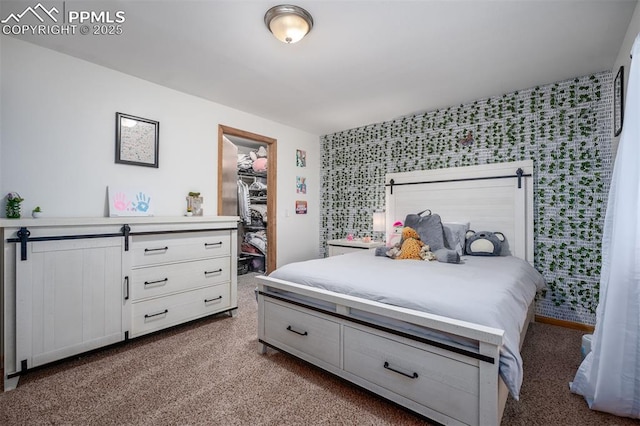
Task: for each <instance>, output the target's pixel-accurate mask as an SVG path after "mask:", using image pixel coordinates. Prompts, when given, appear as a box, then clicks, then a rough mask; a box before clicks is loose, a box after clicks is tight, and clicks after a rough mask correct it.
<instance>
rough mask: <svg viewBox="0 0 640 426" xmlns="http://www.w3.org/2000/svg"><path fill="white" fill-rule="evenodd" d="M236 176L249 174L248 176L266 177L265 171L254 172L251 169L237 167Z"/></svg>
mask: <svg viewBox="0 0 640 426" xmlns="http://www.w3.org/2000/svg"><path fill="white" fill-rule="evenodd" d="M238 176H240V177H242V176H249V177H263V178H266V177H267V172H254V171H253V170H242V169H238Z"/></svg>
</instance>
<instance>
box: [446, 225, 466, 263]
mask: <svg viewBox="0 0 640 426" xmlns="http://www.w3.org/2000/svg"><path fill="white" fill-rule="evenodd" d="M442 229H443V230H444V245H445V247H447V248H449V249H451V250H455V251H456V252H457V253H458V256H462V255H463V254H464V246H465V244H466V242H467V238H466V236H465V234H466V233H467V231H468V230H469V223H468V222H467V223H455V222H445V223H443V224H442Z"/></svg>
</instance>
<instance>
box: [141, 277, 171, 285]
mask: <svg viewBox="0 0 640 426" xmlns="http://www.w3.org/2000/svg"><path fill="white" fill-rule="evenodd" d="M167 281H169V278H165V279H163V280H156V281H145V282H144V285H151V284H159V283H166V282H167Z"/></svg>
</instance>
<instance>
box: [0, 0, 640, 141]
mask: <svg viewBox="0 0 640 426" xmlns="http://www.w3.org/2000/svg"><path fill="white" fill-rule="evenodd" d="M291 1H293V0H291ZM32 3H34V2H32ZM66 3H67V4H66V7H67V8H70V7H73V4H74V3H79V2H72V1H67V2H66ZM636 3H637V0H553V1H552V0H501V1H500V0H494V1H461V0H447V1H442V0H441V1H435V0H434V1H400V0H387V1H355V0H352V1H317V0H316V1H310V0H304V1H303V0H301V1H296V2H295V3H294V4H297V5H299V6H301V7H304V8H305V9H306V10H308V11H309V12H310V13H311V15H312V16H313V19H314V21H315V25H314V28H313V30H312V31H311V32H310V33H309V35H308V36H307V37H306V38H305V39H303V40H302V41H301V42H299V43H297V44H294V45H286V44H284V43H281V42H279V41H278V40H276V39H275V38H274V37H273V36H272V35H271V34H270V33H269V31H268V30H267V28H266V27H265V25H264V22H263V18H264V14H265V12H266V11H267V9H269V7H271V6H274V5H276V4H279V3H278V2H277V1H274V0H272V1H264V0H262V1H245V0H233V1H229V0H228V1H184V0H182V1H178V0H174V1H166V0H165V1H125V0H120V1H109V2H91V3H90V2H82V3H81V4H83V5H84V6H85V9H86V8H87V4H90V5H91V10H99V9H105V10H112V11H113V10H123V11H125V14H126V15H125V16H126V21H125V22H124V23H123V24H122V28H123V34H122V35H120V36H89V35H88V36H73V37H63V36H59V37H38V38H33V37H32V38H25V39H28V40H29V41H31V42H34V43H37V44H39V45H42V46H45V47H49V48H52V49H55V50H58V51H61V52H64V53H67V54H70V55H73V56H76V57H79V58H82V59H85V60H88V61H91V62H95V63H97V64H100V65H103V66H106V67H109V68H112V69H115V70H119V71H122V72H125V73H127V74H131V75H134V76H137V77H140V78H143V79H145V80H149V81H152V82H155V83H158V84H161V85H163V86H167V87H170V88H173V89H176V90H180V91H182V92H186V93H190V94H193V95H196V96H200V97H202V98H206V99H210V100H211V101H214V102H217V103H220V104H223V105H226V106H229V107H232V108H235V109H238V110H242V111H246V112H249V113H252V114H256V115H259V116H261V117H264V118H267V119H270V120H274V121H277V122H280V123H284V124H287V125H290V126H293V127H296V128H299V129H303V130H306V131H308V132H310V133H313V134H318V135H323V134H329V133H333V132H337V131H341V130H346V129H350V128H354V127H359V126H363V125H367V124H371V123H378V122H382V121H387V120H391V119H394V118H396V117H399V116H403V115H408V114H412V113H416V112H423V111H430V110H434V109H437V108H442V107H448V106H451V105H457V104H461V103H465V102H469V101H473V100H476V99H480V98H484V97H488V96H494V95H501V94H504V93H508V92H512V91H515V90H518V89H525V88H529V87H533V86H536V85H541V84H547V83H552V82H556V81H560V80H564V79H568V78H572V77H576V76H582V75H586V74H589V73H594V72H599V71H603V70H609V69H611V68H612V67H613V65H614V62H615V60H616V57H617V54H618V50H619V49H620V46H621V44H622V41H623V38H624V35H625V32H626V30H627V27H628V24H629V22H630V19H631V16H632V14H633V11H634V8H635V6H636ZM5 10H6V9H5ZM2 15H3V16H4V15H5V13H4V12H3V13H2Z"/></svg>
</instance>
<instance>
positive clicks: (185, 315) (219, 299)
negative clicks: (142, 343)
mask: <svg viewBox="0 0 640 426" xmlns="http://www.w3.org/2000/svg"><path fill="white" fill-rule="evenodd" d="M230 301H231V291H230V285H229V284H228V283H226V284H219V285H215V286H211V287H205V288H201V289H197V290H192V291H187V292H184V293H178V294H173V295H171V296H167V297H159V298H156V299H149V300H145V301H142V302H137V303H132V304H131V317H132V320H131V337H136V336H140V335H142V334H146V333H150V332H152V331H156V330H160V329H163V328H165V327H171V326H172V325H176V324H180V323H182V322H185V321H190V320H192V319H196V318H199V317H203V316H205V315H210V314H214V313H216V312H220V311H224V310H226V309H230V308H232V306H231V303H230Z"/></svg>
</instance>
